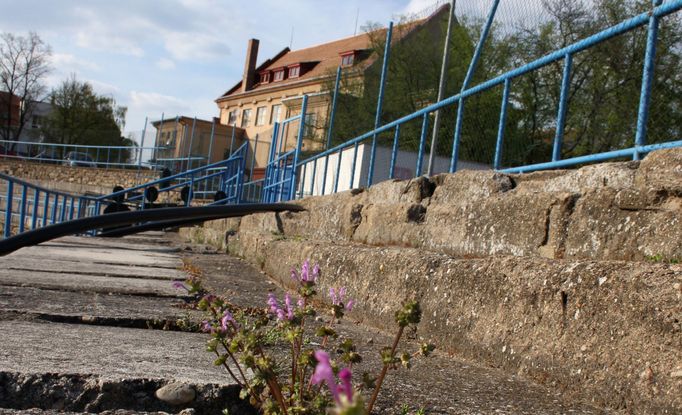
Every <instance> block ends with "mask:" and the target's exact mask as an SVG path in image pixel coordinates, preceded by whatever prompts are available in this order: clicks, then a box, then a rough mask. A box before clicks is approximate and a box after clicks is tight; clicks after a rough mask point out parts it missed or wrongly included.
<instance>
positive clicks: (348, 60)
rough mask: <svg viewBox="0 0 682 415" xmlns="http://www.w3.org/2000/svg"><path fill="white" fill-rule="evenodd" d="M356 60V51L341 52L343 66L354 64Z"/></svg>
mask: <svg viewBox="0 0 682 415" xmlns="http://www.w3.org/2000/svg"><path fill="white" fill-rule="evenodd" d="M354 62H355V51H354V50H351V51H348V52H343V53H341V66H353V63H354Z"/></svg>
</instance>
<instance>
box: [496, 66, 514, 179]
mask: <svg viewBox="0 0 682 415" xmlns="http://www.w3.org/2000/svg"><path fill="white" fill-rule="evenodd" d="M510 88H511V80H510V79H509V78H507V79H505V80H504V92H503V93H502V106H501V108H500V124H499V126H498V127H497V143H496V145H495V160H494V161H493V169H495V170H499V169H500V165H501V164H502V142H503V141H504V126H505V124H506V122H507V104H508V103H509V89H510Z"/></svg>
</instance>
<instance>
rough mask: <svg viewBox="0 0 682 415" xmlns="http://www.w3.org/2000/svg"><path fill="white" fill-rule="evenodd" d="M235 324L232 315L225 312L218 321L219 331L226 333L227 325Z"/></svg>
mask: <svg viewBox="0 0 682 415" xmlns="http://www.w3.org/2000/svg"><path fill="white" fill-rule="evenodd" d="M230 323H232V324H236V321H235V320H234V317H232V314H231V313H230V312H229V311H227V310H225V313H223V317H222V318H221V319H220V330H221V331H222V332H223V333H224V332H226V331H227V329H228V327H230V326H229V324H230Z"/></svg>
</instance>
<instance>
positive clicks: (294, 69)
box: [289, 64, 301, 78]
mask: <svg viewBox="0 0 682 415" xmlns="http://www.w3.org/2000/svg"><path fill="white" fill-rule="evenodd" d="M300 75H301V65H298V64H297V65H291V66H290V67H289V78H298V77H299V76H300Z"/></svg>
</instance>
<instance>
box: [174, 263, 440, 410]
mask: <svg viewBox="0 0 682 415" xmlns="http://www.w3.org/2000/svg"><path fill="white" fill-rule="evenodd" d="M185 270H186V271H188V273H189V274H190V277H189V278H188V279H187V281H185V282H184V283H177V282H176V283H174V285H175V286H176V287H177V288H179V289H184V290H187V292H188V293H189V294H191V295H194V294H201V295H200V296H199V297H197V302H196V308H198V309H199V310H202V311H204V312H205V313H206V316H207V317H206V320H205V321H203V322H202V324H201V329H202V331H204V332H206V333H209V334H210V340H209V341H208V343H207V351H209V352H210V353H212V354H213V355H214V356H215V360H214V364H215V365H216V366H222V367H223V368H224V369H225V371H227V373H228V374H229V375H230V377H231V378H232V379H233V380H234V381H235V382H236V383H237V384H238V385H239V386H240V387H241V393H240V397H241V398H242V399H245V400H246V399H248V400H249V402H250V403H251V404H252V405H253V406H254V407H256V408H257V409H258V410H259V411H260V412H261V413H263V414H266V415H275V414H278V415H294V414H296V415H299V414H327V413H332V414H337V415H362V414H370V413H371V412H372V409H373V407H374V404H375V402H376V400H377V396H378V395H379V391H380V390H381V386H382V384H383V382H384V379H385V378H386V375H387V373H388V371H389V370H391V369H398V368H400V367H404V368H409V367H410V365H411V361H412V358H413V357H416V356H428V355H429V354H430V353H431V352H432V351H433V350H434V346H432V345H430V344H423V345H422V346H421V347H420V349H419V350H418V351H416V352H413V353H409V352H405V351H399V350H398V346H399V343H400V340H401V338H402V336H403V332H404V330H405V328H406V327H408V326H416V325H417V324H419V321H420V320H421V308H420V306H419V303H418V302H416V301H408V302H406V303H404V304H403V306H402V308H401V309H400V310H398V311H397V312H396V313H395V321H396V323H397V325H398V331H397V333H396V335H395V337H394V339H393V343H392V344H391V346H389V347H386V348H384V349H382V350H381V351H380V356H381V361H382V363H383V366H382V369H381V371H380V373H379V374H378V375H377V376H373V375H372V374H370V373H363V374H362V376H361V379H359V380H358V378H357V377H356V381H355V382H353V365H354V364H357V363H359V362H361V361H362V357H361V356H360V354H359V353H358V352H357V351H356V347H355V346H354V342H353V340H352V339H350V338H342V337H341V336H340V335H339V334H338V333H337V331H336V329H335V325H336V324H337V323H338V322H339V321H340V320H341V319H342V318H343V317H344V315H345V313H347V312H348V311H350V310H351V309H352V307H353V304H354V301H353V300H352V299H351V298H350V296H349V294H348V293H347V292H346V289H345V288H344V287H338V288H332V289H330V290H329V293H328V295H329V300H330V301H329V303H330V304H331V305H330V306H329V307H328V308H327V309H326V310H323V308H324V306H319V305H315V304H313V301H312V299H313V297H314V296H315V295H316V294H317V282H318V279H319V278H320V274H321V273H320V268H319V267H318V266H317V265H314V266H311V265H310V262H309V261H305V262H304V263H303V265H302V267H301V269H300V271H299V270H296V269H292V270H291V278H292V279H293V280H294V281H295V282H296V285H297V287H298V289H297V296H296V297H293V296H292V295H291V294H289V293H287V294H285V295H284V297H283V298H282V299H279V298H277V297H276V296H275V295H274V294H272V293H270V294H269V295H268V298H267V302H266V304H267V307H266V308H264V309H249V310H246V309H241V308H238V307H235V306H234V305H232V304H230V303H229V302H228V301H227V300H226V299H224V298H221V297H219V296H215V295H212V294H209V293H207V292H205V290H204V289H203V288H202V286H201V278H200V276H201V273H200V271H199V270H198V269H196V268H193V267H192V265H191V264H188V263H186V264H185ZM322 311H324V312H322ZM318 314H320V315H321V316H326V318H325V317H322V318H320V317H318V318H317V320H318V321H322V322H323V324H321V325H320V324H317V325H316V324H313V321H312V320H315V318H316V316H318ZM315 326H316V327H315ZM281 343H284V344H286V345H287V346H286V347H287V350H288V354H287V357H286V358H285V359H280V360H278V359H276V358H275V357H274V356H273V355H272V354H271V353H269V352H268V346H272V345H274V344H281ZM313 346H314V347H313ZM366 392H371V393H370V394H369V399H368V400H367V399H366V398H367V397H366V396H364V394H365V393H366Z"/></svg>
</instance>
